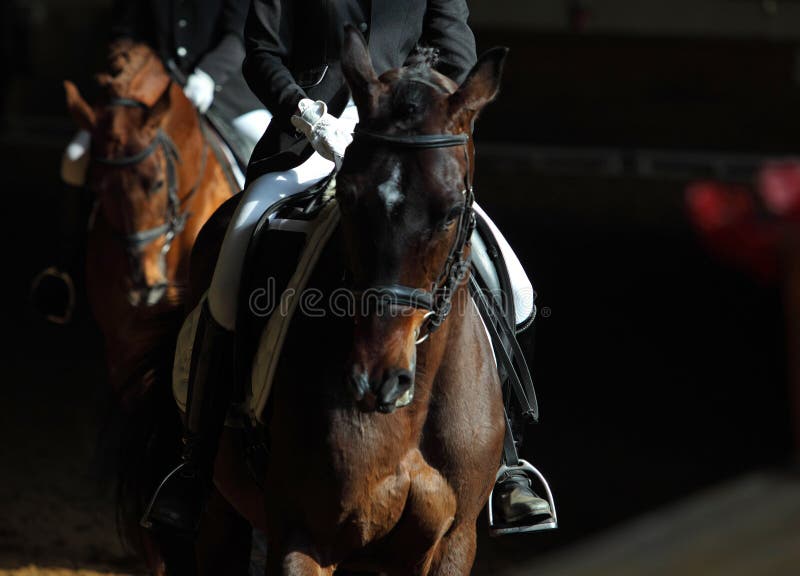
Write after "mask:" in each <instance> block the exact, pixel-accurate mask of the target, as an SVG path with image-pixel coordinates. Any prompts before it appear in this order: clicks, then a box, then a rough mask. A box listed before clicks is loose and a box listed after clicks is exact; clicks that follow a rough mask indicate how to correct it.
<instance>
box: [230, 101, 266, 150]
mask: <svg viewBox="0 0 800 576" xmlns="http://www.w3.org/2000/svg"><path fill="white" fill-rule="evenodd" d="M271 120H272V114H270V112H269V110H266V109H264V108H261V109H259V110H252V111H250V112H247V113H245V114H242V115H241V116H237V117H236V118H234V119H233V121H232V122H231V124H232V125H233V129H234V130H236V132H237V133H238V134H239V136H241V137H242V138H244V139H245V140H246V141H247V142H249V143H250V144H252V145H255V144H256V143H258V141H259V140H261V137H262V136H263V135H264V132H266V130H267V126H269V123H270V121H271Z"/></svg>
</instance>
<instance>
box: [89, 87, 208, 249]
mask: <svg viewBox="0 0 800 576" xmlns="http://www.w3.org/2000/svg"><path fill="white" fill-rule="evenodd" d="M108 107H112V108H113V107H122V108H142V109H144V110H147V109H148V107H147V105H146V104H144V103H143V102H140V101H138V100H132V99H130V98H115V99H113V100H111V101H110V102H109V104H108ZM200 126H201V128H203V130H205V128H204V127H203V124H202V122H201V123H200ZM158 150H161V151H162V152H163V154H164V158H165V161H166V169H167V182H166V186H167V210H166V214H165V215H164V223H163V224H161V225H160V226H156V227H154V228H148V229H147V230H140V231H137V232H133V233H130V234H125V233H121V232H118V236H119V238H120V241H121V242H122V243H123V245H124V246H125V249H126V251H127V252H128V254H129V255H131V256H138V255H139V254H140V253H141V252H142V251H143V250H144V249H145V248H146V247H147V246H149V245H150V244H152V243H153V242H155V241H156V240H157V239H158V238H161V237H163V238H164V247H163V248H162V255H166V254H167V253H168V252H169V250H170V248H171V247H172V241H173V240H174V239H175V237H176V236H177V235H178V234H180V233H181V232H182V231H183V228H184V226H185V225H186V219H187V218H188V217H189V213H188V212H187V211H185V210H182V207H183V204H185V203H186V202H187V201H188V200H189V198H191V197H192V196H193V195H194V193H195V192H196V191H197V188H198V187H199V185H200V181H201V180H202V178H203V173H204V172H205V167H206V162H207V159H208V147H207V145H206V139H205V137H204V138H203V152H202V159H201V164H200V171H199V173H198V180H197V182H196V183H195V185H194V186H193V187H192V189H191V190H190V191H189V193H188V194H187V195H186V196H185V197H184V198H183V199H182V200H181V198H179V197H178V171H177V165H178V164H180V163H181V156H180V153H179V152H178V148H177V146H175V143H174V142H173V141H172V138H170V137H169V135H168V134H167V133H166V132H164V131H163V130H162V129H161V128H159V129H158V131H157V132H156V135H155V137H154V138H153V140H152V141H151V142H150V144H148V145H147V146H146V147H145V148H144V149H143V150H141V151H140V152H137V153H136V154H133V155H131V156H122V157H118V158H117V157H115V158H109V157H105V156H93V157H92V159H93V160H94V161H95V162H97V163H98V164H102V165H104V166H110V167H114V168H126V167H129V166H136V165H137V164H140V163H141V162H143V161H144V160H146V159H147V158H149V157H150V156H152V155H153V154H155V153H156V151H158Z"/></svg>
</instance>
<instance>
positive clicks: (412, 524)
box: [340, 449, 456, 549]
mask: <svg viewBox="0 0 800 576" xmlns="http://www.w3.org/2000/svg"><path fill="white" fill-rule="evenodd" d="M349 486H350V488H349V489H347V490H345V491H344V492H343V493H342V494H341V497H342V499H341V503H342V505H343V514H342V515H341V517H340V520H341V523H340V530H341V531H342V533H343V534H345V535H349V536H350V537H351V538H353V540H354V541H353V542H352V543H353V544H355V545H358V546H359V547H363V546H365V545H367V544H368V543H370V542H375V541H376V540H380V539H386V540H388V541H389V542H390V543H391V542H393V541H397V542H396V543H397V545H398V546H400V547H402V546H404V545H406V544H408V542H409V540H413V541H415V542H416V543H417V546H420V545H421V548H422V549H426V548H427V547H428V546H432V545H433V543H434V542H435V541H436V540H438V539H439V538H441V536H442V534H444V533H445V532H446V531H447V529H448V528H449V526H450V524H451V523H452V520H453V517H454V515H455V508H456V505H455V495H454V493H453V491H452V489H451V488H450V487H449V485H448V484H447V482H446V480H445V479H444V478H443V477H442V475H441V474H440V473H439V472H438V471H437V470H435V469H434V468H432V467H431V466H429V465H428V464H427V463H426V462H425V460H424V458H423V457H422V455H421V454H420V452H419V450H417V449H411V450H409V451H408V452H407V453H406V454H405V455H404V456H403V457H402V458H400V459H399V462H398V464H397V467H396V472H395V473H392V474H387V475H385V476H382V477H381V476H370V475H369V474H368V473H367V474H362V475H360V476H359V477H358V478H353V481H352V482H350V483H349ZM387 536H388V538H387ZM415 547H416V546H415Z"/></svg>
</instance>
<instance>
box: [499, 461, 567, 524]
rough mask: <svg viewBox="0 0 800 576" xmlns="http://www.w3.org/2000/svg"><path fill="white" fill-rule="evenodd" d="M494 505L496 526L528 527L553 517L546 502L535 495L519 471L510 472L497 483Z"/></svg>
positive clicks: (525, 477) (528, 480)
mask: <svg viewBox="0 0 800 576" xmlns="http://www.w3.org/2000/svg"><path fill="white" fill-rule="evenodd" d="M494 503H495V507H494V516H495V524H496V525H498V526H503V527H508V526H530V525H534V524H538V523H539V522H541V521H542V520H544V519H547V518H550V517H552V515H553V511H552V510H551V509H550V504H549V503H548V502H547V500H545V499H544V498H540V497H539V496H537V495H536V492H534V491H533V488H532V487H531V480H530V478H528V476H527V474H525V472H522V471H519V470H514V471H510V472H508V473H507V474H506V475H505V476H504V477H502V478H500V480H498V481H497V484H495V487H494Z"/></svg>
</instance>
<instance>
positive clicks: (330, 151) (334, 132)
mask: <svg viewBox="0 0 800 576" xmlns="http://www.w3.org/2000/svg"><path fill="white" fill-rule="evenodd" d="M297 109H298V111H299V112H300V115H299V116H297V115H295V116H292V126H294V127H295V128H297V129H298V130H300V131H301V132H302V133H303V134H305V136H306V138H307V139H308V141H309V142H310V143H311V146H312V147H313V148H314V150H316V151H317V152H319V155H320V156H322V157H323V158H325V159H326V160H330V161H331V162H334V161H335V157H336V156H338V157H339V158H343V157H344V151H345V150H346V149H347V147H348V146H349V145H350V142H352V141H353V135H352V133H351V130H350V129H349V127H346V126H344V123H343V122H342V121H341V120H339V118H337V117H336V116H332V115H331V114H328V107H327V106H326V105H325V102H322V101H321V100H317V101H316V102H314V101H313V100H311V99H310V98H303V99H302V100H300V103H299V104H298V105H297Z"/></svg>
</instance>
